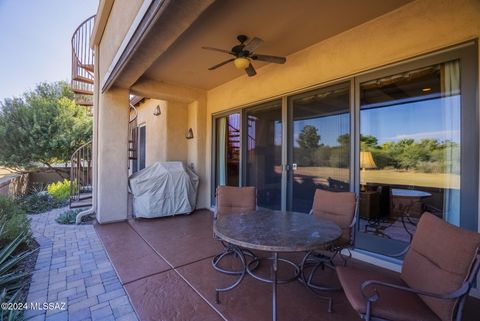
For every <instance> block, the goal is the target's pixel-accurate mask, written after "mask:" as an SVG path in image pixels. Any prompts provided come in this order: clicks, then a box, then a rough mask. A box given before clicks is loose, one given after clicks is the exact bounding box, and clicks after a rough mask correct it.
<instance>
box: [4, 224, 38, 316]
mask: <svg viewBox="0 0 480 321" xmlns="http://www.w3.org/2000/svg"><path fill="white" fill-rule="evenodd" d="M5 231H6V229H5V225H3V226H2V227H1V228H0V239H5V238H6V237H7V236H6V235H5ZM28 238H29V235H28V234H25V233H20V234H19V235H17V237H15V238H14V239H13V240H11V241H10V242H8V243H6V244H3V245H2V246H1V247H0V289H1V292H0V302H1V303H2V305H3V304H4V303H18V302H24V301H25V291H23V288H24V286H25V285H26V282H27V277H28V276H29V275H30V273H27V272H24V271H23V268H22V266H21V264H22V262H23V261H24V260H25V259H26V258H28V257H29V256H30V255H31V254H32V253H33V252H35V250H33V251H19V248H20V247H21V246H22V244H24V243H25V242H26V240H27V239H28ZM21 314H22V310H21V309H12V310H8V309H1V310H0V320H20V319H21Z"/></svg>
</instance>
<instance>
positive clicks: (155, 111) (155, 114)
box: [153, 105, 162, 116]
mask: <svg viewBox="0 0 480 321" xmlns="http://www.w3.org/2000/svg"><path fill="white" fill-rule="evenodd" d="M161 114H162V111H161V110H160V105H157V107H155V110H154V112H153V115H154V116H160V115H161Z"/></svg>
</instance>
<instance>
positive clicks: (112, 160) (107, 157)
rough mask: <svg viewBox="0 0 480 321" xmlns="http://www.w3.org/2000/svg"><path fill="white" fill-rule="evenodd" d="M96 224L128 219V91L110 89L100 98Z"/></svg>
mask: <svg viewBox="0 0 480 321" xmlns="http://www.w3.org/2000/svg"><path fill="white" fill-rule="evenodd" d="M99 96H100V97H99V108H98V137H97V143H98V161H97V177H98V185H97V191H96V193H97V208H96V214H97V220H98V221H99V222H100V223H108V222H115V221H121V220H125V219H126V218H127V199H128V192H127V182H128V155H127V146H128V119H129V91H128V90H126V89H118V88H112V89H110V90H109V91H107V92H105V93H102V94H100V95H99Z"/></svg>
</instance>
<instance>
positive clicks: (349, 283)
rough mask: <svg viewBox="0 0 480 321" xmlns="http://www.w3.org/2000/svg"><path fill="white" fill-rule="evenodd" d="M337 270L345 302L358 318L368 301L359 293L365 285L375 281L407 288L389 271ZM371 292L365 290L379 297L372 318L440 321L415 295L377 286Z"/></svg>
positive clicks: (349, 268)
mask: <svg viewBox="0 0 480 321" xmlns="http://www.w3.org/2000/svg"><path fill="white" fill-rule="evenodd" d="M336 270H337V275H338V279H339V280H340V283H341V284H342V287H343V290H344V291H345V295H346V296H347V299H348V301H350V304H351V305H352V307H353V308H354V309H355V310H356V311H357V312H358V313H360V314H364V313H366V308H367V300H366V299H365V298H364V297H363V295H362V292H361V285H362V283H363V282H364V281H367V280H378V281H383V282H387V283H393V284H396V285H401V286H406V284H405V282H403V280H402V279H401V278H400V275H399V274H398V273H394V272H392V271H388V270H383V269H379V268H372V270H366V269H359V268H354V267H343V266H337V267H336ZM371 288H372V289H370V288H368V289H367V290H366V293H367V294H371V293H373V288H376V289H377V292H378V294H379V299H378V301H376V302H374V303H373V305H372V316H375V317H379V318H384V319H387V320H402V321H433V320H435V321H439V318H438V317H437V315H436V314H435V313H434V312H433V311H432V310H430V309H429V307H428V306H427V305H426V304H425V303H424V302H423V301H422V300H421V299H420V297H419V296H417V295H416V294H413V293H409V292H406V291H401V290H396V289H392V288H387V287H383V286H378V285H375V286H371Z"/></svg>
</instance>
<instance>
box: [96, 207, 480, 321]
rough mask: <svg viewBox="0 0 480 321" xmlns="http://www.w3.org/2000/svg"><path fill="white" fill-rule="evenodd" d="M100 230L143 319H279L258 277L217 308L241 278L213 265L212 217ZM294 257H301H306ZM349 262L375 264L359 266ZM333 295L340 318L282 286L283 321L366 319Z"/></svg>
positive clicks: (327, 274)
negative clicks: (217, 295) (217, 297)
mask: <svg viewBox="0 0 480 321" xmlns="http://www.w3.org/2000/svg"><path fill="white" fill-rule="evenodd" d="M95 228H96V230H97V233H98V234H99V236H100V238H101V239H102V241H103V243H104V245H105V247H106V249H107V252H108V255H109V257H110V259H111V260H112V262H113V264H114V266H115V269H116V270H117V273H118V275H119V277H120V280H121V282H122V284H123V285H124V287H125V289H126V291H127V293H128V295H129V297H130V299H131V301H132V303H133V305H134V308H135V310H136V312H137V314H138V316H139V318H140V319H141V320H143V321H147V320H148V321H150V320H152V321H153V320H158V321H197V320H198V321H210V320H212V321H213V320H228V321H252V320H255V321H260V320H270V319H271V286H270V285H268V284H265V283H262V282H259V281H257V280H254V279H253V278H251V277H246V278H245V279H244V280H243V282H242V284H240V286H239V287H237V288H236V289H234V290H232V291H230V292H227V293H222V294H221V296H220V300H221V303H220V304H216V303H215V288H216V287H224V286H227V285H229V284H231V283H232V282H234V280H235V277H231V276H227V275H224V274H221V273H218V272H216V271H215V270H213V268H212V267H211V258H212V257H213V256H214V255H215V254H217V253H219V252H220V251H221V249H222V247H221V246H220V244H219V242H218V241H215V240H214V239H213V235H212V216H211V213H210V212H209V211H205V210H204V211H197V212H195V213H194V214H192V215H185V216H184V215H182V216H175V217H166V218H160V219H150V220H146V219H139V220H130V221H128V222H121V223H113V224H107V225H98V224H97V225H96V226H95ZM290 256H291V258H293V259H295V260H299V259H300V257H299V256H294V255H290ZM349 264H351V265H354V266H355V265H358V266H366V265H368V264H366V263H363V262H359V261H356V260H351V261H350V262H349ZM368 266H369V267H370V268H373V269H375V268H376V267H375V266H371V265H368ZM282 267H283V266H282V265H281V266H280V270H281V271H282V270H283V271H282V273H280V274H281V276H282V274H283V276H284V277H285V276H288V273H289V272H290V271H289V270H288V268H287V267H285V268H283V269H282ZM261 269H262V268H260V271H259V272H262V270H261ZM264 269H266V268H264ZM263 272H268V270H266V271H263ZM332 280H333V281H332ZM335 280H336V277H335V275H334V272H333V271H331V270H329V269H327V270H326V271H324V272H323V273H322V274H321V280H319V281H323V282H325V283H330V282H335ZM332 296H333V299H334V301H333V302H334V305H333V309H334V312H333V313H328V312H327V303H326V301H325V300H322V299H320V298H319V297H318V296H316V295H315V294H313V293H312V292H311V291H309V290H308V289H307V288H305V286H304V285H302V284H301V283H300V282H291V283H288V284H283V285H279V287H278V314H279V317H278V320H279V321H303V320H304V321H307V320H312V321H313V320H321V321H327V320H337V321H340V320H341V321H344V320H345V321H349V320H360V318H359V316H358V315H357V314H356V313H355V311H353V309H352V308H351V307H350V305H349V303H348V301H347V300H346V298H345V296H344V295H343V293H341V292H336V293H332ZM479 302H480V301H479V300H474V299H470V300H469V301H468V303H467V307H466V311H465V312H466V313H465V317H464V320H467V321H470V320H471V321H474V320H477V321H478V320H479V319H480V318H479V317H478V316H479V315H480V303H479Z"/></svg>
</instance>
